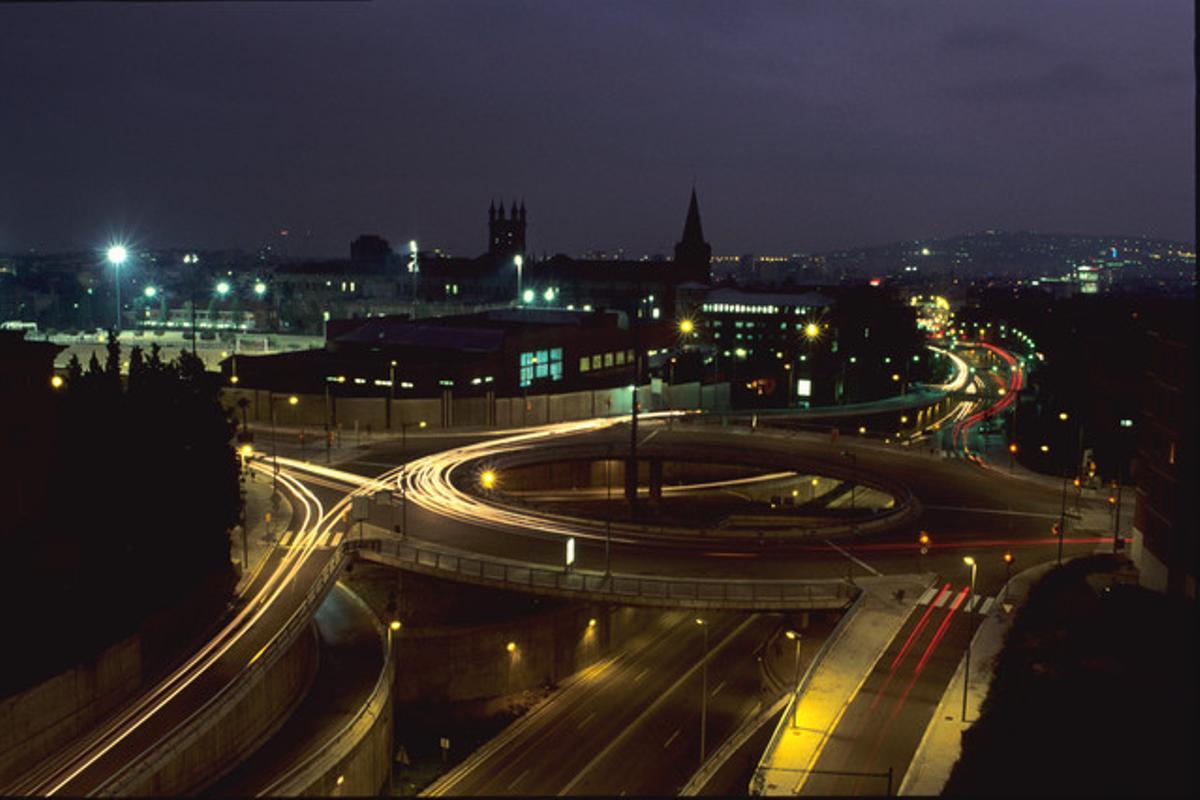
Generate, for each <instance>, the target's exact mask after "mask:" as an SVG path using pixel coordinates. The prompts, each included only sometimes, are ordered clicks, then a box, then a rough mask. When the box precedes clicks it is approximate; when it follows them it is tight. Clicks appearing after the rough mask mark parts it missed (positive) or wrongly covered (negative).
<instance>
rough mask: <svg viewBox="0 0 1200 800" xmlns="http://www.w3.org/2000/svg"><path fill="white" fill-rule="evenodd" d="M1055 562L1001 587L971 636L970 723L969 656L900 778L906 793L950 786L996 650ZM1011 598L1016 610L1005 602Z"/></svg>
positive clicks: (1021, 574)
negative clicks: (966, 669) (965, 681)
mask: <svg viewBox="0 0 1200 800" xmlns="http://www.w3.org/2000/svg"><path fill="white" fill-rule="evenodd" d="M1055 566H1056V565H1055V563H1054V562H1047V563H1045V564H1038V565H1037V566H1036V567H1030V568H1029V569H1027V570H1024V571H1023V572H1019V573H1017V574H1016V575H1014V576H1013V577H1012V580H1011V581H1009V583H1008V585H1007V586H1006V587H1005V589H1004V590H1003V592H1002V593H1001V594H1000V595H998V597H999V598H1000V601H1001V602H999V603H996V604H995V605H994V606H993V607H992V611H991V613H989V614H988V615H987V616H986V617H985V618H984V620H983V622H981V623H980V624H979V630H978V631H976V633H975V637H974V638H973V639H972V640H971V679H970V682H969V683H968V685H967V720H968V721H967V722H963V719H962V708H963V706H962V699H963V672H964V667H965V665H966V657H965V655H964V657H963V659H962V660H961V661H959V664H958V669H957V670H956V671H955V673H954V677H953V678H951V679H950V683H949V684H948V685H947V686H946V692H945V694H943V695H942V700H941V702H940V703H938V707H937V710H936V711H934V713H933V718H932V719H931V720H930V722H929V727H927V728H926V729H925V735H924V736H922V737H921V743H920V744H919V745H917V752H916V753H915V754H914V755H913V758H912V761H911V762H909V766H908V772H907V773H905V775H904V780H903V781H902V782H901V783H900V791H899V792H898V794H902V795H937V794H940V793H941V791H942V787H943V786H945V785H946V781H947V780H948V779H949V777H950V771H951V770H952V769H953V768H954V764H955V762H957V761H958V756H959V754H960V752H961V750H962V734H963V731H965V730H967V729H968V728H970V727H971V724H972V722H973V721H974V720H975V719H977V718H978V716H979V709H980V708H981V707H982V706H983V701H984V698H985V697H987V693H988V688H989V687H990V686H991V683H992V673H993V671H994V667H995V660H996V655H997V654H998V653H999V652H1000V650H1001V648H1002V647H1003V645H1004V637H1005V635H1006V634H1007V633H1008V629H1009V628H1010V627H1011V626H1012V621H1013V617H1014V616H1015V614H1016V610H1017V606H1020V605H1021V603H1023V602H1024V601H1025V597H1026V596H1027V595H1028V593H1029V587H1030V586H1032V585H1033V584H1034V583H1036V582H1037V581H1038V580H1040V579H1041V577H1042V576H1043V575H1045V574H1046V573H1047V572H1049V571H1050V570H1051V569H1053V568H1054V567H1055ZM1009 603H1012V604H1013V606H1012V610H1011V611H1006V610H1005V605H1007V604H1009Z"/></svg>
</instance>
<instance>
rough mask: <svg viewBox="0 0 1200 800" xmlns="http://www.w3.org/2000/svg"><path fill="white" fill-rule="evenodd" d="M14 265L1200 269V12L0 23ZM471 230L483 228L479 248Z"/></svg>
mask: <svg viewBox="0 0 1200 800" xmlns="http://www.w3.org/2000/svg"><path fill="white" fill-rule="evenodd" d="M0 19H3V20H4V23H5V24H4V25H3V26H0V66H3V68H4V69H3V75H4V77H0V86H3V91H4V96H5V97H6V100H7V102H6V111H8V112H9V114H8V116H9V119H10V120H15V121H16V122H15V124H12V123H10V125H9V126H8V127H6V128H5V139H6V142H5V144H6V146H5V147H4V148H2V149H0V152H2V153H3V154H4V155H3V156H0V169H2V171H3V174H4V175H5V176H6V183H7V187H8V189H9V191H8V192H6V193H5V195H4V197H3V200H2V201H0V218H3V219H5V220H6V224H5V225H3V226H2V227H0V252H27V251H28V250H30V249H36V250H40V251H44V252H51V251H53V252H57V251H64V250H80V249H93V248H96V247H100V246H102V245H103V244H104V243H105V242H106V241H108V240H110V239H112V238H124V239H127V240H129V241H132V242H135V243H137V244H139V245H140V246H144V247H150V248H156V247H163V246H171V245H172V244H175V243H178V244H179V245H180V246H186V247H196V248H200V249H220V248H230V247H235V248H239V249H253V248H255V247H258V246H261V245H262V244H265V243H267V242H269V241H270V240H271V238H272V236H273V235H274V234H275V233H276V232H277V231H278V230H279V229H281V228H288V229H290V230H291V231H293V233H294V234H301V235H302V234H303V232H304V231H305V230H311V231H312V244H311V251H310V255H311V256H313V257H320V256H338V255H342V254H344V253H345V250H346V245H347V243H348V242H349V241H350V240H351V239H353V238H354V237H355V236H357V235H358V234H360V233H367V232H369V233H378V234H380V235H382V236H384V237H385V238H387V239H389V241H391V242H393V243H397V242H407V241H408V240H409V239H410V238H416V239H417V240H418V241H419V242H421V243H422V244H423V246H424V243H428V245H429V246H430V247H440V248H442V249H444V250H446V251H448V252H454V253H463V254H471V253H475V252H480V251H482V250H483V249H484V248H485V247H486V238H485V235H484V230H485V229H484V228H483V225H482V220H485V219H486V217H485V213H486V208H487V203H488V201H489V200H490V199H492V198H495V199H497V200H499V199H501V198H503V200H504V201H505V202H506V203H508V202H512V201H513V200H518V201H520V200H521V199H523V200H524V202H525V204H526V206H527V208H528V210H529V245H530V248H531V250H533V251H534V252H537V253H541V252H542V251H545V252H547V253H555V252H565V253H570V254H575V253H580V252H584V251H589V250H607V251H609V252H612V251H615V250H617V249H618V248H623V249H624V250H625V251H626V252H627V253H636V254H642V253H657V252H661V253H669V252H670V251H671V247H672V245H673V243H674V242H675V241H676V239H677V237H678V235H679V232H680V230H681V227H682V223H683V217H684V213H685V210H686V207H687V197H688V192H689V191H690V189H691V187H692V186H693V185H695V186H696V188H697V190H698V192H699V197H700V208H701V212H702V214H703V216H704V221H705V233H706V235H707V238H708V239H709V241H710V242H712V244H713V246H714V249H715V251H716V252H718V253H723V254H733V253H744V252H756V253H781V252H786V253H790V252H809V253H814V252H828V251H830V250H836V249H841V248H846V247H867V246H877V245H873V244H871V243H874V242H895V241H905V240H912V239H928V238H941V237H945V236H949V235H957V234H961V233H963V232H968V231H981V230H987V229H998V230H1027V229H1034V230H1084V231H1096V232H1097V233H1096V234H1095V235H1115V234H1113V233H1111V232H1112V231H1124V232H1130V231H1133V232H1134V233H1125V234H1124V235H1129V236H1147V237H1151V238H1162V239H1171V240H1176V241H1186V242H1191V241H1194V240H1195V151H1194V144H1195V135H1194V99H1195V78H1194V68H1193V66H1194V64H1193V62H1194V59H1193V36H1192V34H1193V30H1194V24H1193V22H1194V20H1193V12H1192V5H1191V4H1190V3H1183V2H1175V1H1174V0H1170V1H1169V2H1161V3H1156V4H1154V5H1153V6H1152V11H1151V12H1148V11H1147V9H1146V7H1145V6H1144V5H1143V4H1140V3H1132V2H1061V3H1055V4H1052V5H1046V4H1041V3H1025V4H1018V5H1017V6H1012V5H1007V6H1005V7H1003V8H993V7H990V6H984V5H971V6H963V5H961V4H957V3H945V2H927V3H922V4H920V5H919V6H902V7H901V6H885V5H881V4H872V5H867V6H861V5H851V4H843V3H838V4H821V5H809V6H797V5H794V4H782V3H771V2H759V3H755V4H752V5H750V6H748V7H744V8H739V9H732V8H730V7H728V6H726V5H724V4H720V3H689V4H687V5H686V6H683V5H676V4H669V3H660V4H653V5H646V4H632V3H617V4H609V5H606V6H604V7H595V8H591V7H588V8H585V7H581V6H577V5H565V4H552V3H539V2H529V3H519V4H517V3H514V4H504V5H499V4H490V3H480V2H470V1H468V0H464V1H463V2H456V3H453V4H433V3H348V4H347V3H333V4H323V3H281V4H277V3H246V4H241V5H238V4H226V3H220V4H183V3H179V4H175V3H165V4H155V3H145V4H142V3H135V4H122V3H104V4H96V5H91V4H49V5H37V6H35V5H5V6H3V7H2V9H0ZM474 220H480V221H481V224H480V225H479V226H478V227H476V226H475V225H474V224H473V221H474Z"/></svg>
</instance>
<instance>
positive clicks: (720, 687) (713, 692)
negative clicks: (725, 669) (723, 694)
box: [709, 681, 725, 697]
mask: <svg viewBox="0 0 1200 800" xmlns="http://www.w3.org/2000/svg"><path fill="white" fill-rule="evenodd" d="M724 688H725V681H721V682H720V683H718V684H717V688H715V689H713V690H712V693H711V694H709V697H716V696H717V692H719V691H721V690H722V689H724Z"/></svg>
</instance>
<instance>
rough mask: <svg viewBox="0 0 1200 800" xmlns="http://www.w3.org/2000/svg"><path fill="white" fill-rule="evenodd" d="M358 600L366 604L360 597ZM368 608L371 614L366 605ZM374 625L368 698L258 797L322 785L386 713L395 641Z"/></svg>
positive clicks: (291, 793) (294, 794) (289, 794)
mask: <svg viewBox="0 0 1200 800" xmlns="http://www.w3.org/2000/svg"><path fill="white" fill-rule="evenodd" d="M357 602H358V603H359V604H362V605H364V607H365V604H364V603H363V601H362V600H357ZM367 611H368V613H372V614H373V612H371V611H370V608H369V607H367ZM375 628H376V631H377V632H378V634H379V637H380V644H381V645H382V646H383V647H382V649H383V667H382V668H381V669H380V671H379V678H378V679H377V680H376V682H375V686H374V687H373V688H372V690H371V694H370V696H369V697H368V698H367V702H366V703H364V704H363V705H362V706H361V707H360V708H359V710H358V712H357V713H356V714H355V715H354V716H353V717H352V718H351V719H350V720H349V721H347V722H346V724H345V725H343V726H342V728H341V729H340V730H338V731H337V733H335V734H334V735H333V736H332V737H330V738H329V739H327V740H326V741H324V742H323V743H322V744H321V747H320V748H319V749H317V750H315V751H313V752H310V753H309V754H308V755H306V756H305V757H304V758H303V759H301V760H300V761H299V762H298V763H297V764H295V765H294V766H292V767H291V768H290V769H288V770H287V772H285V773H284V774H283V775H281V776H279V777H278V778H276V780H275V781H274V782H273V783H271V784H270V785H269V786H268V787H266V788H265V789H262V790H260V791H259V792H258V796H259V797H299V796H301V795H304V794H311V793H312V792H313V791H314V790H317V789H319V788H321V786H320V781H321V780H322V779H326V778H327V777H328V776H329V774H330V772H331V770H333V768H334V767H336V766H337V764H338V763H339V762H341V761H342V760H343V759H345V758H346V757H348V756H349V755H350V754H351V753H352V752H353V751H354V749H355V748H356V747H358V746H359V744H360V743H361V742H362V740H363V739H364V738H365V737H366V736H368V735H369V734H370V732H371V728H372V726H374V725H375V724H376V721H377V720H378V719H379V718H380V717H381V716H384V715H386V714H387V711H388V709H387V703H388V702H389V701H390V700H391V678H392V674H393V670H394V667H393V661H394V658H395V643H394V641H393V634H392V633H391V632H390V631H388V630H387V629H385V628H384V627H383V626H382V625H380V624H378V622H376V623H375Z"/></svg>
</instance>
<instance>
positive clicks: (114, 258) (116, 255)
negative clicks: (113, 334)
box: [104, 244, 129, 331]
mask: <svg viewBox="0 0 1200 800" xmlns="http://www.w3.org/2000/svg"><path fill="white" fill-rule="evenodd" d="M104 255H105V258H107V259H108V263H110V264H112V265H113V267H115V269H114V270H113V281H114V282H115V283H116V285H117V324H116V330H117V331H120V330H121V265H122V264H124V263H125V261H126V260H128V258H129V250H128V249H126V247H125V245H123V244H114V245H110V246H109V248H108V250H107V251H106V252H105V254H104Z"/></svg>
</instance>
